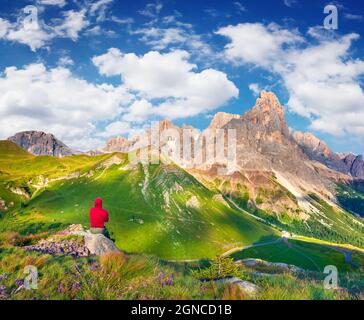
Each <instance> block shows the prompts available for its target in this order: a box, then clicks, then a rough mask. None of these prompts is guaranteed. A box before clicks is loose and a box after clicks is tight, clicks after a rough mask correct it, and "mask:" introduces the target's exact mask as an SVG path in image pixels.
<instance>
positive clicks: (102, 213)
mask: <svg viewBox="0 0 364 320" xmlns="http://www.w3.org/2000/svg"><path fill="white" fill-rule="evenodd" d="M108 221H109V213H108V212H107V210H105V209H103V208H102V199H101V198H96V199H95V204H94V207H93V208H91V209H90V224H91V228H90V231H91V233H93V234H103V235H104V236H105V237H107V238H109V239H110V234H109V232H108V230H107V229H106V227H105V222H108Z"/></svg>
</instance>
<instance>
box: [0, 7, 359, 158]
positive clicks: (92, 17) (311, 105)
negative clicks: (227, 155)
mask: <svg viewBox="0 0 364 320" xmlns="http://www.w3.org/2000/svg"><path fill="white" fill-rule="evenodd" d="M328 5H331V7H328V8H329V9H330V10H331V11H326V13H325V7H326V6H328ZM332 10H334V11H332ZM335 10H336V11H337V17H338V23H337V25H335V16H334V15H335ZM331 18H333V19H331ZM363 23H364V3H363V2H362V1H357V0H350V1H349V0H348V1H344V0H340V1H331V2H330V1H321V0H275V1H272V0H239V1H238V0H232V1H229V0H224V1H220V0H199V1H196V0H194V1H193V0H183V1H181V0H157V1H141V0H134V1H123V0H119V1H118V0H28V1H13V0H1V2H0V139H5V138H7V137H9V136H11V135H13V134H14V133H16V132H19V131H24V130H41V131H45V132H50V133H53V134H55V135H56V136H57V137H58V138H59V139H61V140H62V141H64V142H65V143H66V144H68V145H70V146H71V147H73V148H74V149H77V150H84V151H86V150H91V149H97V148H100V147H102V146H103V145H104V143H105V141H106V140H108V139H110V138H112V137H115V136H119V135H124V136H128V135H130V134H132V133H133V132H135V130H138V129H141V128H144V127H146V126H149V125H150V122H151V121H156V120H160V119H170V120H172V121H173V122H174V123H176V124H178V125H181V124H183V123H186V124H191V125H193V126H194V127H196V128H199V129H204V128H206V127H207V126H208V125H209V122H210V121H211V118H212V117H213V115H214V114H215V113H216V112H218V111H224V112H229V113H236V114H243V113H244V112H246V111H247V110H249V109H250V108H251V107H252V106H254V104H255V100H256V99H257V97H258V96H259V92H261V91H262V90H266V91H273V92H274V93H275V94H276V95H277V96H278V98H279V100H280V101H281V103H282V105H283V106H284V108H285V111H286V117H287V122H288V125H289V127H290V128H292V130H295V131H296V130H300V131H309V132H312V133H313V134H315V135H316V136H317V137H319V138H321V139H323V140H324V141H326V142H327V143H328V144H329V146H330V147H331V148H332V149H333V150H334V151H336V152H345V151H351V152H354V153H357V154H363V153H364V139H363V138H364V92H363V79H364V58H363V56H364V40H363V37H364V34H363V31H364V28H363Z"/></svg>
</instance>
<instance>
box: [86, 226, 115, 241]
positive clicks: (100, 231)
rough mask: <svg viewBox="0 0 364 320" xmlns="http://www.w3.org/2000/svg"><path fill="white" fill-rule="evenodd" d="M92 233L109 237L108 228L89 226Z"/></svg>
mask: <svg viewBox="0 0 364 320" xmlns="http://www.w3.org/2000/svg"><path fill="white" fill-rule="evenodd" d="M90 231H91V233H92V234H103V235H104V236H105V237H106V238H108V239H110V233H109V230H107V229H106V228H90Z"/></svg>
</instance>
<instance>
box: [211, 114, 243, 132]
mask: <svg viewBox="0 0 364 320" xmlns="http://www.w3.org/2000/svg"><path fill="white" fill-rule="evenodd" d="M241 118H242V117H241V115H239V114H231V113H226V112H218V113H216V114H215V116H214V118H213V119H212V121H211V123H210V126H209V128H210V129H219V128H222V127H223V126H225V125H226V124H227V123H229V122H230V121H231V120H233V119H241Z"/></svg>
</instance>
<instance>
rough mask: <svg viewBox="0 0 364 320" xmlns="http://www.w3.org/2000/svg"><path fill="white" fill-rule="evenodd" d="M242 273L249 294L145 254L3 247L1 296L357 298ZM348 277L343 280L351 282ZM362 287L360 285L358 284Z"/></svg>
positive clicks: (315, 282)
mask: <svg viewBox="0 0 364 320" xmlns="http://www.w3.org/2000/svg"><path fill="white" fill-rule="evenodd" d="M27 265H33V266H36V267H37V269H38V274H39V276H38V288H37V289H35V290H26V289H25V288H24V287H23V286H22V285H23V282H22V279H24V276H25V275H24V268H25V267H26V266H27ZM237 272H239V274H240V277H241V278H245V279H248V280H249V281H251V282H253V283H254V284H256V285H257V286H258V287H259V288H260V290H259V292H258V294H257V295H256V296H249V295H248V294H246V293H244V292H242V291H241V290H239V289H238V288H237V286H236V285H228V284H226V285H224V284H222V283H219V284H218V283H215V282H213V281H208V282H206V281H205V282H201V281H199V280H198V279H197V278H195V277H194V276H193V275H192V274H191V272H190V269H189V268H181V266H180V264H173V263H165V262H163V261H161V260H159V259H157V258H156V257H151V256H146V255H125V254H115V253H112V254H108V255H106V256H101V257H100V258H98V257H89V258H77V259H74V258H71V257H65V256H50V255H43V254H40V253H30V252H26V251H24V250H22V249H21V248H18V247H13V246H6V247H0V299H12V300H23V299H36V300H73V299H76V300H114V299H115V300H119V299H123V300H124V299H144V300H146V299H147V300H159V299H167V300H172V299H173V300H175V299H194V300H215V299H219V300H220V299H225V300H245V299H259V300H266V299H269V300H271V299H273V300H276V299H277V300H295V299H297V300H302V299H304V300H312V299H319V300H321V299H324V300H336V299H340V300H341V299H358V298H360V294H361V293H362V291H360V290H362V289H363V287H361V289H360V288H359V289H360V290H357V291H355V292H351V291H350V290H348V289H347V288H345V287H343V288H342V289H340V290H325V289H324V288H323V285H322V279H319V278H317V277H316V278H314V277H310V276H309V275H306V276H304V277H297V276H295V275H293V274H280V275H277V276H275V277H272V278H263V279H262V278H254V277H253V272H254V271H253V270H249V269H246V268H244V267H242V266H240V265H239V266H238V270H237ZM352 281H354V282H355V283H356V284H357V283H359V281H358V279H353V278H345V281H343V284H344V285H347V286H348V287H350V288H351V287H352V285H353V284H352ZM357 289H358V288H357Z"/></svg>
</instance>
